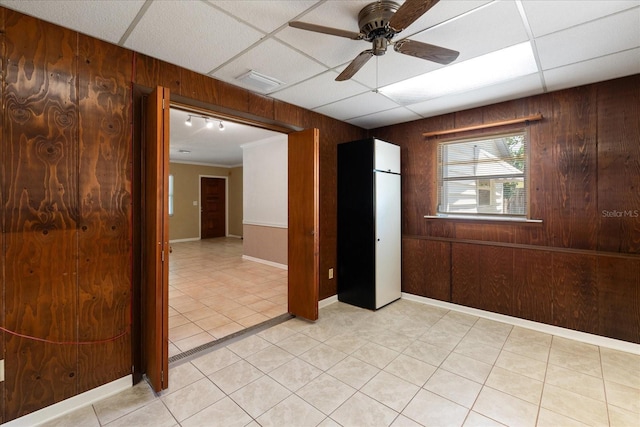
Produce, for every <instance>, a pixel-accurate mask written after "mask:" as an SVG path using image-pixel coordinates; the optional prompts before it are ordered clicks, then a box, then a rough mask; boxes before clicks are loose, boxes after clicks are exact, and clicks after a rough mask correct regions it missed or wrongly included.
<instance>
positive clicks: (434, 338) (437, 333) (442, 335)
mask: <svg viewBox="0 0 640 427" xmlns="http://www.w3.org/2000/svg"><path fill="white" fill-rule="evenodd" d="M462 337H463V335H461V336H456V335H452V334H449V333H448V332H447V331H445V330H443V329H434V328H431V329H430V330H428V331H427V332H426V333H425V334H424V335H422V336H421V337H420V338H419V339H420V341H424V342H427V343H429V344H432V345H435V346H437V347H442V348H444V349H447V350H449V351H451V350H453V349H454V348H456V346H457V345H458V344H459V343H460V341H462Z"/></svg>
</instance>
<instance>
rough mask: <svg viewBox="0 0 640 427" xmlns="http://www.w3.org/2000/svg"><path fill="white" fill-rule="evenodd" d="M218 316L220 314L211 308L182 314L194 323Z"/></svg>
mask: <svg viewBox="0 0 640 427" xmlns="http://www.w3.org/2000/svg"><path fill="white" fill-rule="evenodd" d="M216 314H217V315H219V313H218V312H216V311H215V310H213V309H212V308H210V307H203V308H198V309H196V310H193V311H187V312H183V313H182V315H183V316H184V317H186V318H187V319H189V320H190V321H192V322H196V321H198V320H201V319H204V318H206V317H210V316H214V315H216Z"/></svg>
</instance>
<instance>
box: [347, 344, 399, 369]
mask: <svg viewBox="0 0 640 427" xmlns="http://www.w3.org/2000/svg"><path fill="white" fill-rule="evenodd" d="M398 355H399V353H398V352H397V351H393V350H391V349H388V348H387V347H383V346H381V345H379V344H375V343H368V344H365V345H363V346H362V347H360V348H359V349H357V350H356V351H354V352H353V353H352V354H351V356H352V357H355V358H356V359H360V360H362V361H363V362H366V363H368V364H370V365H373V366H375V367H376V368H378V369H384V367H385V366H387V365H388V364H389V363H390V362H391V361H392V360H393V359H395V358H396V357H398Z"/></svg>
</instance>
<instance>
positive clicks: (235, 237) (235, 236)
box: [227, 234, 242, 239]
mask: <svg viewBox="0 0 640 427" xmlns="http://www.w3.org/2000/svg"><path fill="white" fill-rule="evenodd" d="M227 237H233V238H234V239H242V236H238V235H236V234H227Z"/></svg>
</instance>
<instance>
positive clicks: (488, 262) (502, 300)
mask: <svg viewBox="0 0 640 427" xmlns="http://www.w3.org/2000/svg"><path fill="white" fill-rule="evenodd" d="M476 250H477V251H478V252H479V253H480V255H479V257H478V258H479V262H480V266H479V267H480V278H479V281H480V292H481V295H480V301H481V303H480V304H479V305H480V308H482V309H483V310H488V311H492V312H494V313H501V314H506V315H511V314H513V262H514V258H513V252H514V249H513V248H510V247H503V246H484V247H483V246H478V247H476Z"/></svg>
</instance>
